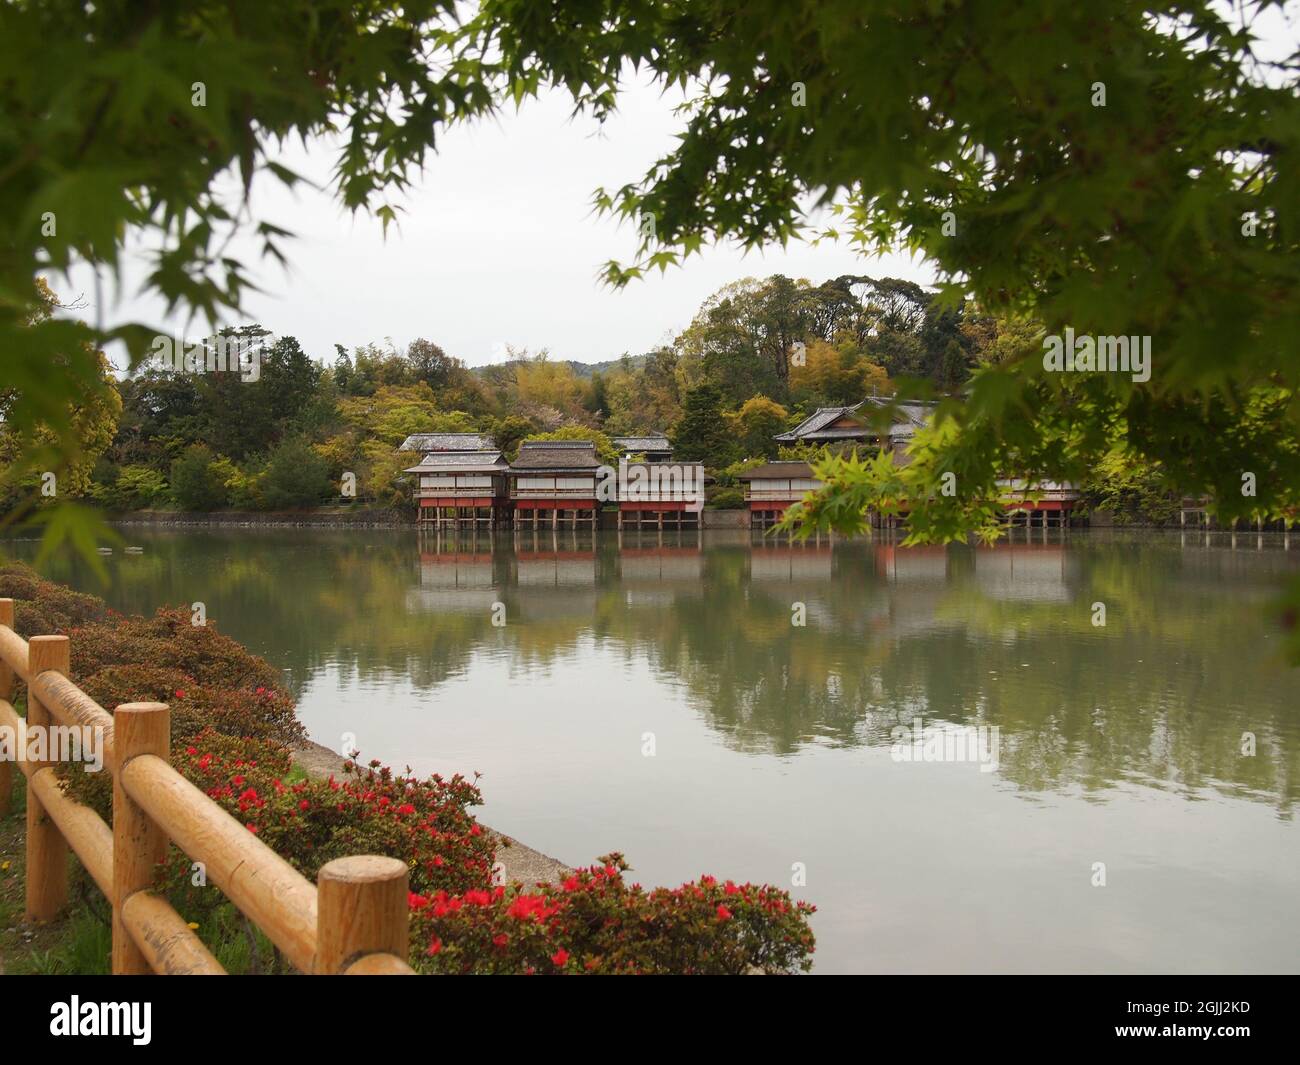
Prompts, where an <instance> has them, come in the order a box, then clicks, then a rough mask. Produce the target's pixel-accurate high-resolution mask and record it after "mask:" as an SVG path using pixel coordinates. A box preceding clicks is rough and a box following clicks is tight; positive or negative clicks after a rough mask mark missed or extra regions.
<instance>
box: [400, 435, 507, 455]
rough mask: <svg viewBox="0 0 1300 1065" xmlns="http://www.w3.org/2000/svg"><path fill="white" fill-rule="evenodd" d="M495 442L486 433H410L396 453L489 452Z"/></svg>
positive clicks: (494, 445)
mask: <svg viewBox="0 0 1300 1065" xmlns="http://www.w3.org/2000/svg"><path fill="white" fill-rule="evenodd" d="M494 447H496V442H495V441H494V440H493V439H492V437H491V436H490V435H489V434H487V433H412V434H411V435H410V436H408V437H407V438H406V439H405V440H403V441H402V446H401V447H399V448H398V449H397V450H398V451H491V450H492V449H493V448H494Z"/></svg>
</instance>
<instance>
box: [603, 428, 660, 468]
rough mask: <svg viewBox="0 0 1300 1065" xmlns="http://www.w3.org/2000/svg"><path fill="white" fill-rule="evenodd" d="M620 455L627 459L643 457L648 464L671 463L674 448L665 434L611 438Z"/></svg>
mask: <svg viewBox="0 0 1300 1065" xmlns="http://www.w3.org/2000/svg"><path fill="white" fill-rule="evenodd" d="M610 439H611V440H612V441H613V443H614V446H615V447H616V448H618V453H619V454H620V455H622V456H624V457H625V458H630V457H631V456H633V455H640V456H642V457H643V458H644V459H645V461H646V462H671V461H672V457H673V446H672V444H670V443H669V442H668V437H666V436H664V434H663V433H644V434H642V435H641V436H614V437H610Z"/></svg>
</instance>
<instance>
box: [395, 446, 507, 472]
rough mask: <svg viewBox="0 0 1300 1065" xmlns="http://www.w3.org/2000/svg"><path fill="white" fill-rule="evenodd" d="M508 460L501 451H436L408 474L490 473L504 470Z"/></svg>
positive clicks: (409, 470) (413, 467)
mask: <svg viewBox="0 0 1300 1065" xmlns="http://www.w3.org/2000/svg"><path fill="white" fill-rule="evenodd" d="M505 468H506V460H505V459H503V458H502V457H501V452H500V451H434V452H432V453H431V454H428V455H425V456H424V458H423V459H421V460H420V464H419V465H418V466H412V467H411V468H410V469H408V470H407V471H406V472H407V473H429V472H439V473H456V472H458V471H461V470H469V471H475V472H478V471H484V470H486V471H488V472H493V471H496V470H504V469H505Z"/></svg>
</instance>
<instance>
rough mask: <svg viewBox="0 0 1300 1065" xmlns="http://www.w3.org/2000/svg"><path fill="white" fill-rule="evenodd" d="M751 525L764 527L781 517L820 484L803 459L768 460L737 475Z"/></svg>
mask: <svg viewBox="0 0 1300 1065" xmlns="http://www.w3.org/2000/svg"><path fill="white" fill-rule="evenodd" d="M740 479H741V480H742V481H744V482H745V504H746V505H747V506H748V507H749V520H750V524H751V525H757V526H760V527H766V526H768V525H773V524H775V523H776V522H777V521H779V520H780V519H781V515H782V514H784V513H785V511H786V508H787V507H789V506H790V504H792V503H798V502H799V501H800V500H801V499H803V497H804V496H806V495H807V494H808V493H809V492H815V491H816V490H817V489H819V488H820V487H821V486H822V482H821V481H819V480H817V479H816V478H815V477H814V476H813V473H812V467H811V466H809V465H808V463H806V462H767V463H764V464H763V465H762V466H756V467H754V469H752V470H746V471H745V472H744V473H742V474H741V475H740Z"/></svg>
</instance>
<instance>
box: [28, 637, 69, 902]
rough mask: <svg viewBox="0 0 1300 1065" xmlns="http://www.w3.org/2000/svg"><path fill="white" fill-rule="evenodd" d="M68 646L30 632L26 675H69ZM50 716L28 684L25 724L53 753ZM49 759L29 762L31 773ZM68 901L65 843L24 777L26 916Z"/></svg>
mask: <svg viewBox="0 0 1300 1065" xmlns="http://www.w3.org/2000/svg"><path fill="white" fill-rule="evenodd" d="M70 660H71V648H70V646H69V643H68V638H67V637H66V636H33V637H32V638H31V639H30V640H28V641H27V676H28V677H29V678H30V679H31V680H35V679H36V678H37V677H38V676H40V675H41V674H42V673H44V672H45V671H46V670H49V669H53V670H56V671H57V672H59V673H62V674H63V675H64V676H65V677H66V676H67V675H68V667H69V662H70ZM53 723H54V721H53V718H52V717H51V715H50V712H49V710H47V709H46V708H45V707H44V706H43V705H42V704H41V701H40V699H38V698H37V697H36V696H35V694H33V692H32V688H31V684H30V683H29V684H28V686H27V727H28V728H29V729H30V728H33V727H36V728H42V729H44V730H45V735H46V751H45V753H46V754H47V755H49V754H52V753H53V752H52V750H51V749H50V744H49V741H50V739H51V738H52V737H51V733H50V726H51V725H52V724H53ZM52 764H53V761H52V760H51V759H48V758H47V759H46V760H45V761H43V762H39V763H34V764H33V765H32V767H31V768H32V772H31V776H33V777H34V776H35V775H36V773H37V771H39V770H40V769H41V768H42V767H44V766H47V765H52ZM67 903H68V843H67V840H65V839H64V838H63V834H62V833H61V832H60V831H59V829H58V826H57V825H56V824H55V823H54V822H53V821H52V820H50V816H49V814H47V813H46V812H45V807H44V806H42V805H41V801H40V799H38V798H37V797H36V792H35V791H34V790H33V789H32V784H31V779H30V778H29V779H28V781H27V917H28V919H29V920H32V921H51V920H53V919H54V918H55V917H57V916H58V915H59V912H60V911H61V910H62V909H63V908H64V907H65V906H66V905H67Z"/></svg>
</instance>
